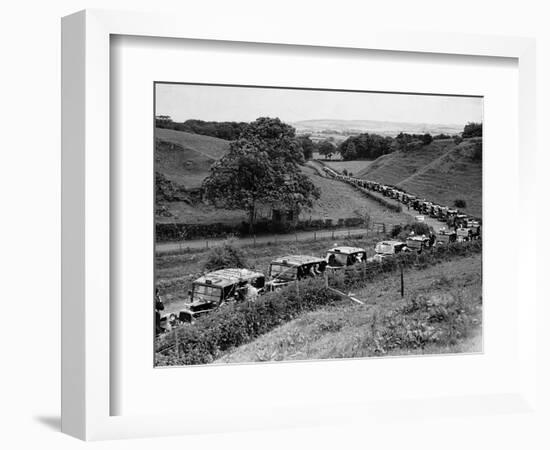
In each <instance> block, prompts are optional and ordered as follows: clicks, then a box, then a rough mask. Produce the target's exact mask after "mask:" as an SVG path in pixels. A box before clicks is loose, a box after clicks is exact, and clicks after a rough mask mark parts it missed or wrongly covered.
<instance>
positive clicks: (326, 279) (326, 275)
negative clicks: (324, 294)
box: [324, 268, 328, 288]
mask: <svg viewBox="0 0 550 450" xmlns="http://www.w3.org/2000/svg"><path fill="white" fill-rule="evenodd" d="M324 275H325V287H326V288H328V270H327V269H326V268H325V274H324Z"/></svg>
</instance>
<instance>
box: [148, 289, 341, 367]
mask: <svg viewBox="0 0 550 450" xmlns="http://www.w3.org/2000/svg"><path fill="white" fill-rule="evenodd" d="M339 300H340V297H339V296H338V295H337V294H335V293H334V292H332V291H330V290H328V289H326V288H325V287H324V286H323V283H322V282H321V281H320V280H313V281H310V282H309V283H306V282H304V283H301V285H300V295H298V294H297V293H296V290H295V289H294V287H293V286H292V287H289V288H287V289H283V290H281V291H278V292H272V293H268V294H266V295H264V296H263V297H261V298H260V299H258V300H257V301H256V302H253V303H250V302H246V303H233V304H226V305H223V306H222V307H220V308H219V309H217V310H216V311H214V312H212V313H210V314H208V315H207V316H204V317H201V318H199V319H198V320H197V321H196V323H194V324H193V325H184V326H182V327H180V328H179V329H177V330H175V331H172V332H170V333H167V334H165V335H161V336H160V338H159V339H158V340H157V348H156V350H157V354H156V357H155V359H156V363H157V364H162V365H187V364H207V363H209V362H212V361H213V360H215V359H216V358H218V357H219V356H220V355H221V354H222V353H223V352H224V351H227V350H229V349H231V348H233V347H237V346H239V345H242V344H244V343H246V342H250V341H251V340H253V339H255V338H257V337H258V336H260V335H262V334H264V333H267V332H268V331H270V330H272V329H273V328H275V327H276V326H278V325H281V324H283V323H285V322H288V321H289V320H292V319H294V318H295V317H297V316H298V315H299V314H302V313H303V312H306V311H313V310H315V309H317V308H319V307H320V306H325V305H329V304H332V303H335V302H337V301H339ZM175 333H177V339H178V347H179V349H176V348H172V349H171V350H168V352H167V353H166V354H165V355H162V354H159V353H158V352H165V351H166V350H167V349H170V348H171V347H174V345H175V336H176V335H175Z"/></svg>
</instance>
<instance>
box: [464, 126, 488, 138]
mask: <svg viewBox="0 0 550 450" xmlns="http://www.w3.org/2000/svg"><path fill="white" fill-rule="evenodd" d="M482 135H483V124H481V123H475V122H469V123H468V124H467V125H466V126H465V127H464V131H463V132H462V137H463V138H471V137H481V136H482Z"/></svg>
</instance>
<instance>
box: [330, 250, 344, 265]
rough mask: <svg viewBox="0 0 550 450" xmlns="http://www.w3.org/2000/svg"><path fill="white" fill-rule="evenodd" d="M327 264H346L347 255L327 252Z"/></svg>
mask: <svg viewBox="0 0 550 450" xmlns="http://www.w3.org/2000/svg"><path fill="white" fill-rule="evenodd" d="M327 258H328V265H329V266H331V267H342V266H345V265H347V262H348V255H344V254H343V253H335V252H328V254H327Z"/></svg>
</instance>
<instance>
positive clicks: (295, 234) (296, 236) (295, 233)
mask: <svg viewBox="0 0 550 450" xmlns="http://www.w3.org/2000/svg"><path fill="white" fill-rule="evenodd" d="M294 237H295V238H296V242H298V233H297V232H294Z"/></svg>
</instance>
